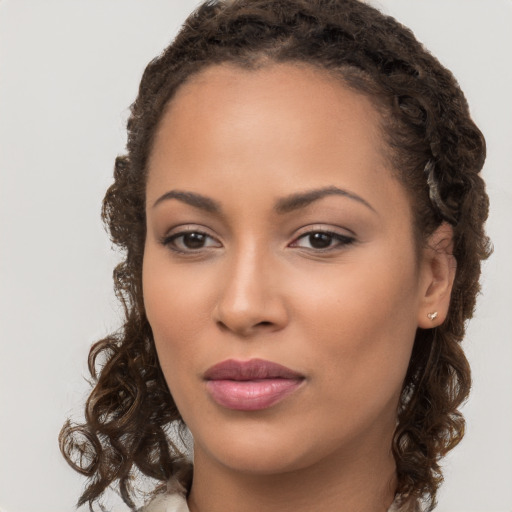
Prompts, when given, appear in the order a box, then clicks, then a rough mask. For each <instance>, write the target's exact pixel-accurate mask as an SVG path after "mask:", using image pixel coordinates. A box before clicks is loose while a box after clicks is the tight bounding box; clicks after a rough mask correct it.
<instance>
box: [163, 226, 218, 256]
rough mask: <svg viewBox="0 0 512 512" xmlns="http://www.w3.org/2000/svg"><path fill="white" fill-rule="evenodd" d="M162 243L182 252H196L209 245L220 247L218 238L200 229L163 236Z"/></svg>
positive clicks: (209, 246) (207, 247)
mask: <svg viewBox="0 0 512 512" xmlns="http://www.w3.org/2000/svg"><path fill="white" fill-rule="evenodd" d="M162 243H163V245H165V246H167V247H169V248H170V249H171V250H173V251H176V252H182V253H184V252H196V251H200V250H201V249H209V248H211V247H213V248H215V247H222V245H221V243H220V242H219V241H218V240H216V239H215V238H213V237H211V236H210V235H207V234H206V233H202V232H201V231H184V232H183V231H182V232H181V233H176V234H174V235H171V236H168V237H165V238H164V239H163V241H162Z"/></svg>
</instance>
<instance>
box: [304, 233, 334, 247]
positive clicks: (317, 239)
mask: <svg viewBox="0 0 512 512" xmlns="http://www.w3.org/2000/svg"><path fill="white" fill-rule="evenodd" d="M307 238H308V242H309V245H310V246H311V247H313V249H327V247H329V246H330V245H331V243H332V241H333V237H332V235H330V234H328V233H312V234H311V235H308V237H307Z"/></svg>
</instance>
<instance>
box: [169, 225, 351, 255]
mask: <svg viewBox="0 0 512 512" xmlns="http://www.w3.org/2000/svg"><path fill="white" fill-rule="evenodd" d="M186 235H199V236H200V237H205V239H210V240H214V241H215V240H216V239H215V238H214V237H212V236H211V235H209V234H208V233H205V232H204V231H201V230H199V229H191V230H187V231H180V232H179V233H174V234H172V235H169V236H165V237H163V238H162V240H161V243H162V245H164V246H166V247H168V248H169V249H170V250H171V251H173V252H175V253H178V254H182V255H194V254H198V253H199V251H201V250H204V249H206V250H208V249H209V248H211V247H213V248H218V247H221V244H220V242H216V243H217V244H218V245H210V246H202V247H198V248H196V249H192V248H186V249H183V248H179V247H177V245H176V241H177V240H179V239H182V238H183V237H185V236H186ZM313 235H323V236H327V237H330V240H329V246H328V247H322V248H318V247H302V249H305V250H307V251H310V252H314V253H326V252H329V251H333V250H336V249H337V248H342V247H347V246H349V245H352V244H354V243H355V241H356V239H355V238H354V237H352V236H347V235H342V234H340V233H336V232H334V231H329V230H324V229H314V230H310V231H307V232H306V233H303V234H302V235H300V236H298V237H297V238H295V240H294V241H293V242H292V243H291V244H289V246H288V247H300V246H299V245H298V242H299V241H300V240H304V239H307V238H308V237H311V236H313ZM332 242H336V243H335V244H334V245H331V243H332Z"/></svg>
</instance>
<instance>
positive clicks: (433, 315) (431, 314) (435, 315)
mask: <svg viewBox="0 0 512 512" xmlns="http://www.w3.org/2000/svg"><path fill="white" fill-rule="evenodd" d="M427 318H428V319H429V320H432V321H434V320H435V319H436V318H437V311H434V312H432V313H427Z"/></svg>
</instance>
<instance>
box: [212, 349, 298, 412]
mask: <svg viewBox="0 0 512 512" xmlns="http://www.w3.org/2000/svg"><path fill="white" fill-rule="evenodd" d="M204 379H205V380H206V389H207V391H208V393H209V394H210V396H211V398H212V399H213V400H214V401H215V402H216V403H217V404H218V405H220V406H222V407H226V408H228V409H233V410H239V411H257V410H261V409H267V408H269V407H271V406H273V405H275V404H277V403H278V402H280V401H282V400H283V399H285V398H286V397H287V396H289V395H290V394H292V393H293V392H295V391H296V390H297V389H298V388H299V387H300V386H301V384H302V383H303V381H304V376H303V375H301V374H300V373H297V372H295V371H293V370H291V369H290V368H287V367H285V366H282V365H280V364H277V363H273V362H271V361H265V360H262V359H251V360H249V361H237V360H233V359H229V360H227V361H223V362H222V363H219V364H216V365H215V366H212V367H211V368H209V369H208V370H207V371H206V372H205V374H204Z"/></svg>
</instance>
